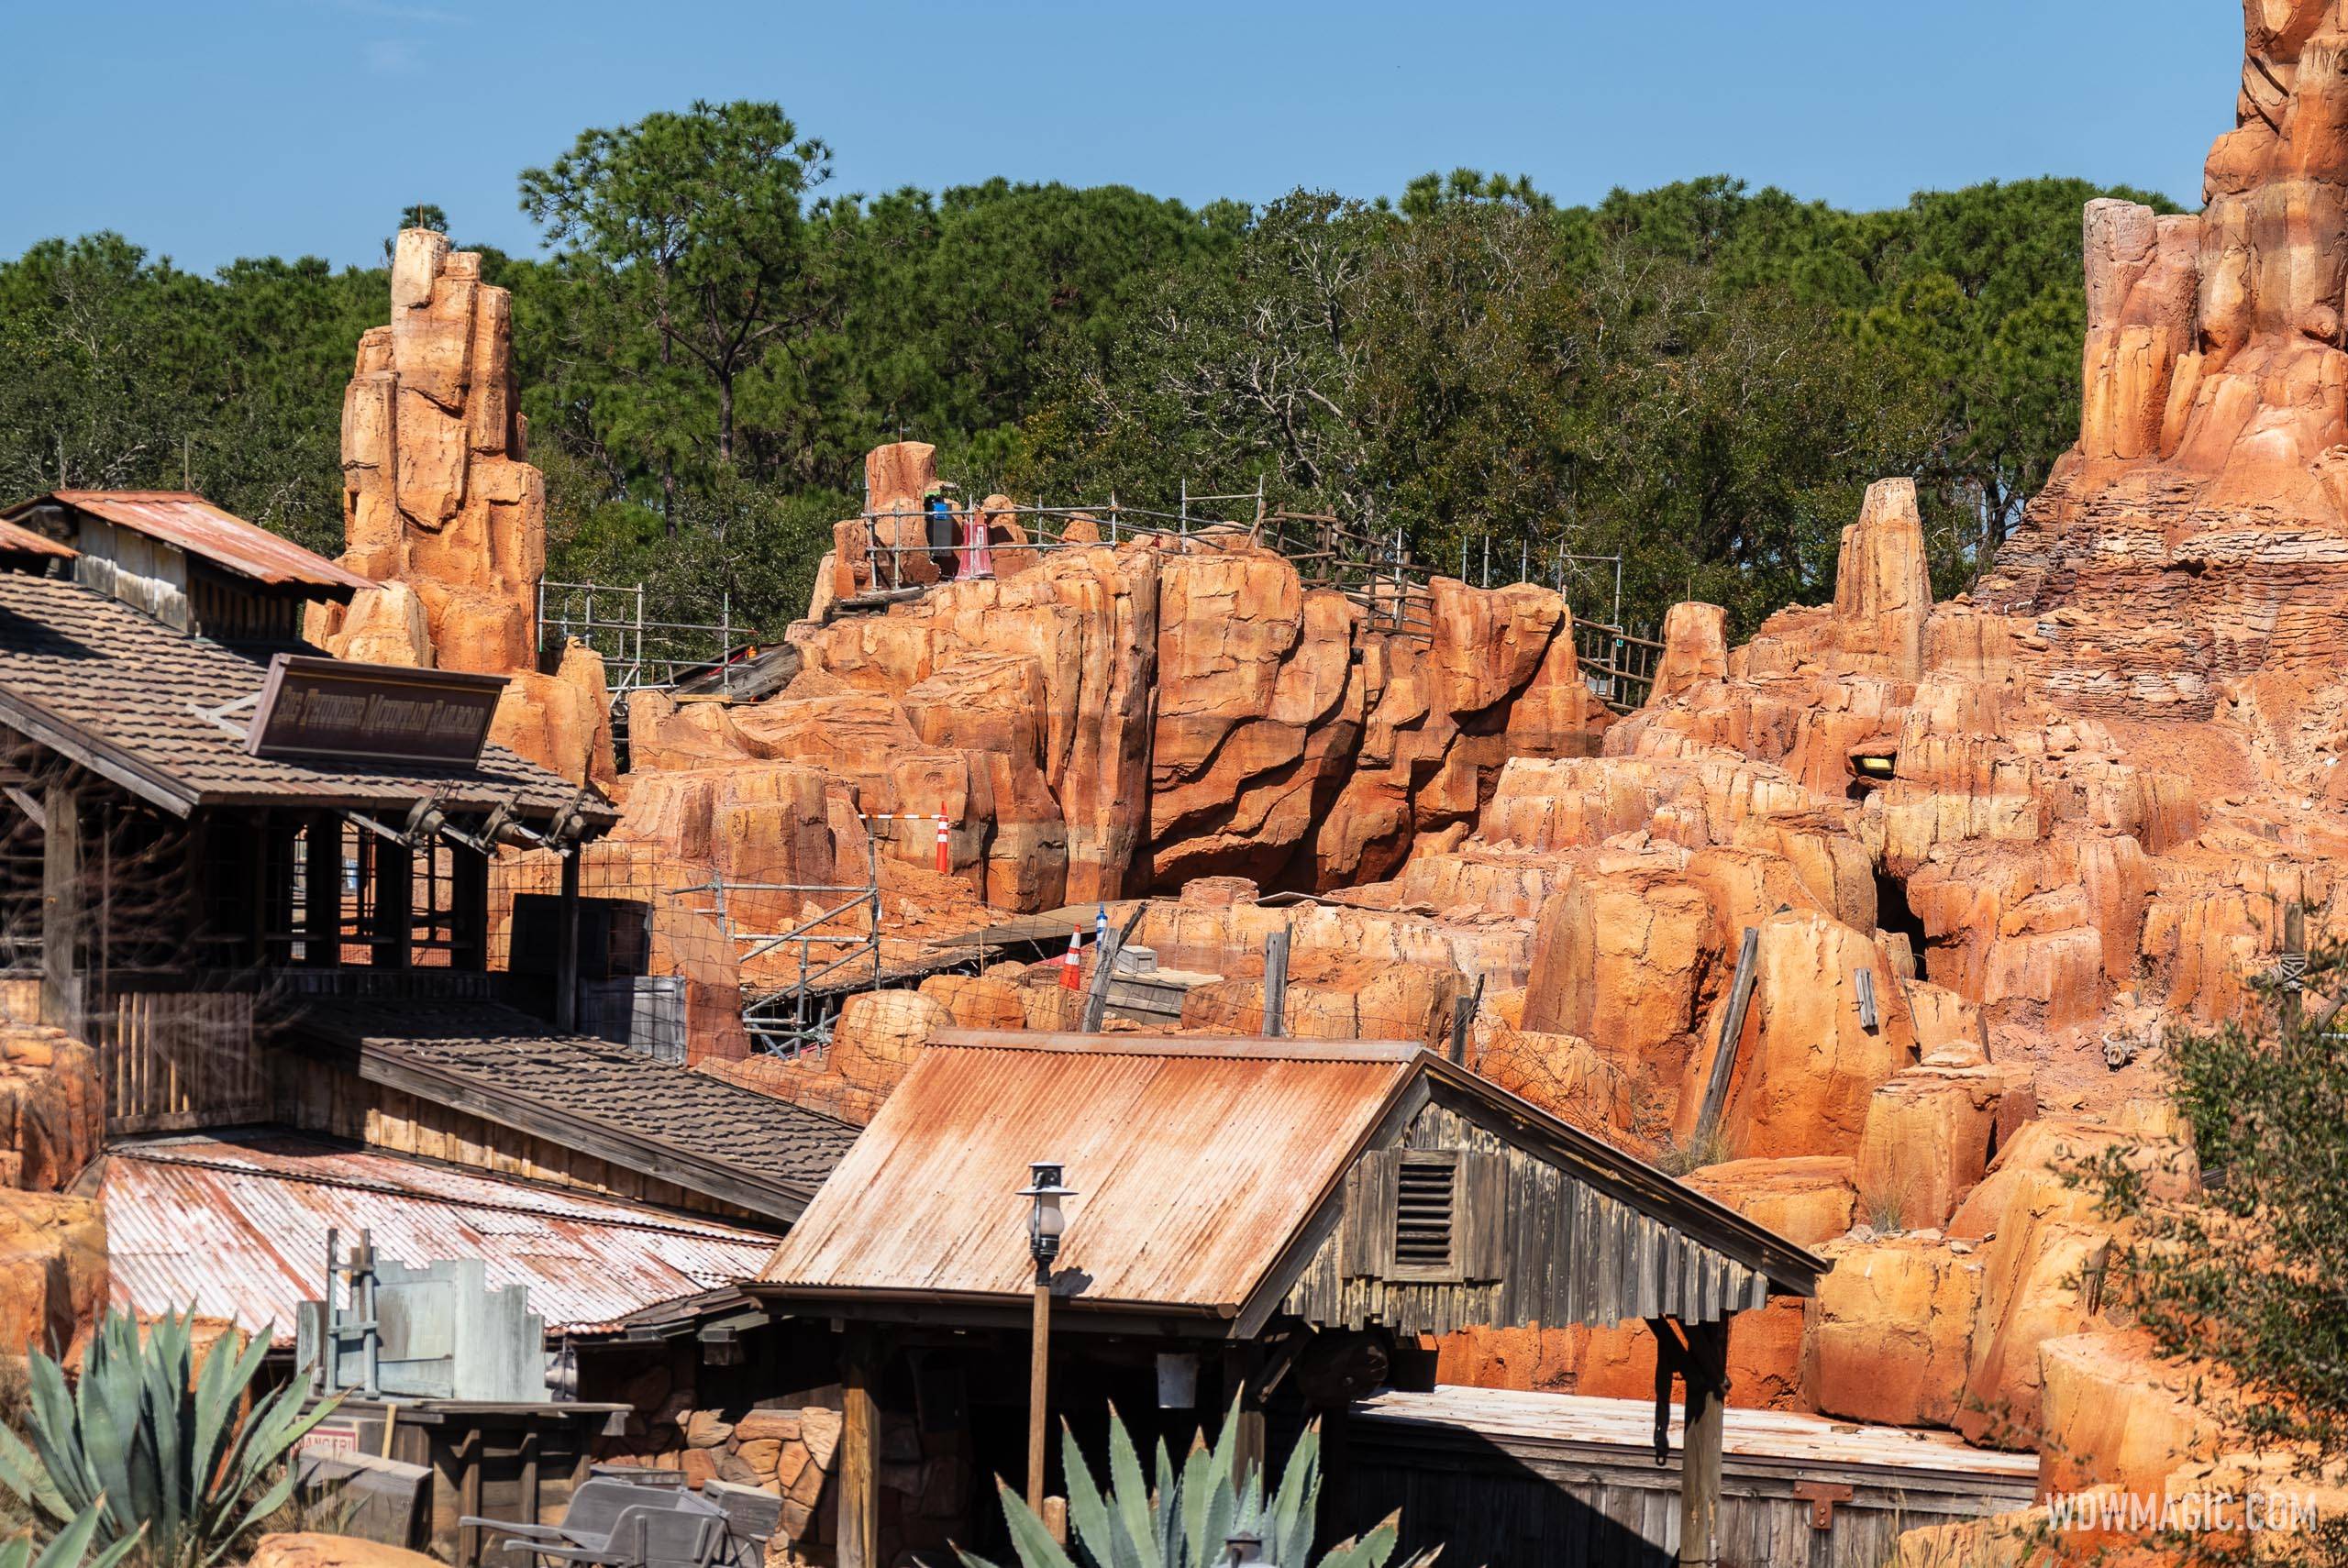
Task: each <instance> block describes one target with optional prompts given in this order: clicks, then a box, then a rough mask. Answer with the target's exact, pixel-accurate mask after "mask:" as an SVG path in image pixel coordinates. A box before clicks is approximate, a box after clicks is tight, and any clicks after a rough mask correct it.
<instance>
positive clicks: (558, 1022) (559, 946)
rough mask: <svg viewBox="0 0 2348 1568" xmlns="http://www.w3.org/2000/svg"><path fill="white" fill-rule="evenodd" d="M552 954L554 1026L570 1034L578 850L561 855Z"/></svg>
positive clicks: (574, 1006) (575, 996)
mask: <svg viewBox="0 0 2348 1568" xmlns="http://www.w3.org/2000/svg"><path fill="white" fill-rule="evenodd" d="M557 914H558V918H557V921H556V931H557V935H556V938H555V955H554V1026H555V1029H556V1031H557V1032H560V1033H563V1034H569V1033H570V1032H573V1031H575V1030H576V1029H577V1028H578V1027H579V850H578V847H577V846H576V845H573V846H572V847H571V848H570V850H569V851H567V852H566V853H565V854H564V855H563V857H562V898H561V902H560V904H559V907H558V911H557Z"/></svg>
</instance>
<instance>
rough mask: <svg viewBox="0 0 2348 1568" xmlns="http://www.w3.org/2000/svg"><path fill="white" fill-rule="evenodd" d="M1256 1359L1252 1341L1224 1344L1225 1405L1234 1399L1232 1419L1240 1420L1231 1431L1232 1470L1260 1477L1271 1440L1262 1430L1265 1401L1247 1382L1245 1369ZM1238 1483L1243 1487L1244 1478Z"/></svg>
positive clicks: (1248, 1381)
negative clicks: (1235, 1403) (1235, 1412)
mask: <svg viewBox="0 0 2348 1568" xmlns="http://www.w3.org/2000/svg"><path fill="white" fill-rule="evenodd" d="M1256 1359H1257V1347H1256V1346H1255V1345H1254V1344H1253V1343H1249V1344H1245V1345H1227V1346H1225V1347H1224V1353H1223V1380H1224V1388H1223V1397H1224V1403H1225V1404H1226V1405H1228V1404H1231V1403H1233V1402H1234V1401H1236V1402H1237V1408H1238V1414H1237V1417H1236V1418H1235V1419H1237V1420H1238V1422H1239V1428H1238V1430H1237V1431H1236V1432H1235V1433H1234V1434H1233V1438H1232V1445H1231V1447H1232V1453H1233V1455H1234V1456H1235V1459H1236V1461H1237V1468H1236V1470H1235V1474H1236V1475H1247V1474H1254V1475H1255V1476H1257V1479H1258V1480H1261V1479H1262V1477H1263V1474H1264V1462H1265V1459H1266V1458H1267V1456H1268V1453H1269V1452H1270V1443H1269V1441H1268V1440H1267V1438H1266V1435H1265V1431H1264V1402H1263V1400H1262V1399H1261V1398H1260V1397H1258V1396H1257V1391H1256V1390H1255V1389H1254V1388H1252V1387H1251V1386H1249V1385H1250V1384H1251V1382H1252V1381H1253V1379H1251V1378H1250V1377H1249V1376H1248V1372H1249V1368H1250V1366H1251V1364H1253V1363H1254V1362H1255V1361H1256ZM1241 1486H1242V1489H1243V1490H1244V1489H1245V1483H1244V1482H1243V1483H1241Z"/></svg>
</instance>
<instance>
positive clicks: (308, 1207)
mask: <svg viewBox="0 0 2348 1568" xmlns="http://www.w3.org/2000/svg"><path fill="white" fill-rule="evenodd" d="M104 1194H105V1199H104V1200H105V1210H106V1221H107V1231H108V1243H109V1250H110V1254H111V1277H112V1289H113V1301H114V1305H115V1306H116V1307H119V1308H124V1309H130V1310H135V1311H138V1312H140V1313H147V1314H152V1313H157V1312H162V1311H167V1310H175V1309H186V1308H187V1307H189V1306H190V1305H193V1306H194V1308H195V1309H196V1310H197V1311H198V1312H201V1313H203V1314H204V1315H205V1316H207V1317H216V1318H227V1319H233V1320H235V1321H237V1322H238V1323H239V1324H241V1325H243V1326H244V1327H245V1328H247V1329H249V1330H251V1331H260V1330H261V1329H262V1328H264V1327H267V1328H269V1330H270V1331H271V1338H272V1340H273V1341H274V1342H279V1343H283V1344H291V1343H292V1342H293V1340H294V1321H295V1311H296V1308H297V1305H298V1303H300V1302H301V1301H302V1300H304V1299H305V1298H307V1297H316V1296H317V1295H318V1293H319V1291H320V1289H321V1288H322V1287H323V1285H324V1280H325V1272H326V1248H327V1239H326V1235H327V1228H328V1227H330V1226H331V1227H337V1228H339V1229H340V1230H341V1231H342V1233H343V1236H344V1239H345V1241H346V1242H349V1240H351V1239H354V1238H355V1236H356V1233H357V1232H358V1231H360V1230H361V1229H366V1230H370V1231H372V1232H373V1235H374V1242H375V1246H376V1249H377V1251H378V1252H379V1253H382V1255H383V1256H385V1257H387V1258H395V1259H398V1260H399V1261H401V1262H404V1263H410V1264H425V1263H427V1262H430V1261H433V1260H436V1259H462V1258H479V1259H481V1260H482V1262H483V1264H485V1265H486V1268H487V1277H488V1283H489V1284H490V1285H491V1286H511V1285H521V1286H526V1287H527V1288H528V1290H529V1299H530V1308H531V1310H533V1311H535V1312H537V1313H539V1314H540V1315H541V1316H543V1317H544V1318H545V1319H546V1323H547V1330H548V1332H549V1333H571V1334H582V1333H597V1332H606V1331H612V1330H614V1329H615V1328H617V1327H619V1326H620V1325H621V1324H623V1323H624V1322H625V1321H626V1320H629V1319H632V1318H636V1317H637V1316H639V1315H641V1314H644V1313H647V1312H649V1311H652V1310H653V1309H657V1308H659V1307H662V1306H664V1305H667V1304H670V1303H674V1302H681V1301H684V1300H687V1299H689V1298H691V1297H696V1296H701V1295H703V1294H706V1293H709V1292H712V1291H720V1290H726V1289H729V1288H731V1287H732V1286H735V1285H736V1284H737V1283H738V1282H740V1281H741V1280H744V1279H746V1278H748V1277H749V1276H750V1275H752V1274H753V1273H754V1272H755V1271H756V1270H757V1268H758V1267H759V1264H760V1262H761V1261H763V1260H764V1259H765V1257H766V1256H767V1254H768V1253H769V1252H770V1249H771V1248H772V1246H773V1238H771V1237H770V1236H765V1235H761V1234H759V1233H758V1232H756V1231H743V1230H738V1229H737V1228H735V1227H733V1226H730V1225H721V1224H715V1223H712V1222H709V1221H704V1220H688V1219H684V1218H681V1217H679V1216H676V1215H672V1214H669V1213H666V1212H662V1211H659V1210H654V1209H640V1208H637V1207H636V1206H634V1205H630V1204H625V1203H621V1202H618V1201H616V1200H614V1199H611V1198H597V1197H593V1196H589V1195H585V1194H578V1193H568V1192H557V1191H552V1190H549V1189H548V1188H545V1187H531V1186H525V1185H523V1184H520V1183H515V1182H505V1181H500V1180H497V1179H496V1178H494V1177H492V1176H482V1175H479V1174H476V1173H472V1172H468V1171H460V1170H456V1169H453V1168H449V1167H446V1166H438V1165H426V1164H423V1163H421V1162H417V1161H412V1160H407V1159H403V1158H400V1157H397V1156H394V1155H390V1154H374V1153H368V1152H364V1151H358V1150H352V1149H349V1148H345V1147H342V1146H340V1145H337V1144H331V1143H324V1142H322V1141H319V1140H316V1139H310V1138H304V1137H300V1136H296V1135H286V1134H255V1135H252V1136H249V1137H235V1138H188V1139H170V1140H161V1141H156V1142H152V1143H128V1144H119V1145H116V1147H115V1148H113V1149H112V1150H110V1151H109V1152H108V1154H107V1156H106V1161H105V1176H104Z"/></svg>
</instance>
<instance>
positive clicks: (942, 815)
mask: <svg viewBox="0 0 2348 1568" xmlns="http://www.w3.org/2000/svg"><path fill="white" fill-rule="evenodd" d="M953 871H954V851H953V845H952V842H951V841H950V840H949V839H948V838H947V833H946V808H945V807H943V806H940V807H938V808H937V874H938V875H939V876H941V877H947V876H951V875H952V874H953Z"/></svg>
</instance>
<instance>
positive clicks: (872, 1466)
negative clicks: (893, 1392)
mask: <svg viewBox="0 0 2348 1568" xmlns="http://www.w3.org/2000/svg"><path fill="white" fill-rule="evenodd" d="M841 1349H842V1352H843V1356H842V1360H843V1362H844V1365H843V1366H842V1367H841V1369H840V1370H841V1376H840V1384H841V1393H840V1405H841V1411H840V1447H839V1466H840V1468H839V1483H840V1501H839V1542H838V1551H839V1568H881V1411H880V1408H879V1406H878V1405H877V1404H876V1403H875V1396H874V1386H875V1385H877V1384H878V1383H879V1382H880V1380H881V1379H880V1372H881V1368H880V1359H881V1358H880V1345H879V1343H878V1342H877V1341H876V1339H875V1338H874V1331H873V1330H872V1329H871V1328H870V1327H869V1325H866V1324H863V1323H851V1324H849V1325H848V1329H847V1343H846V1344H845V1345H843V1346H842V1347H841Z"/></svg>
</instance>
